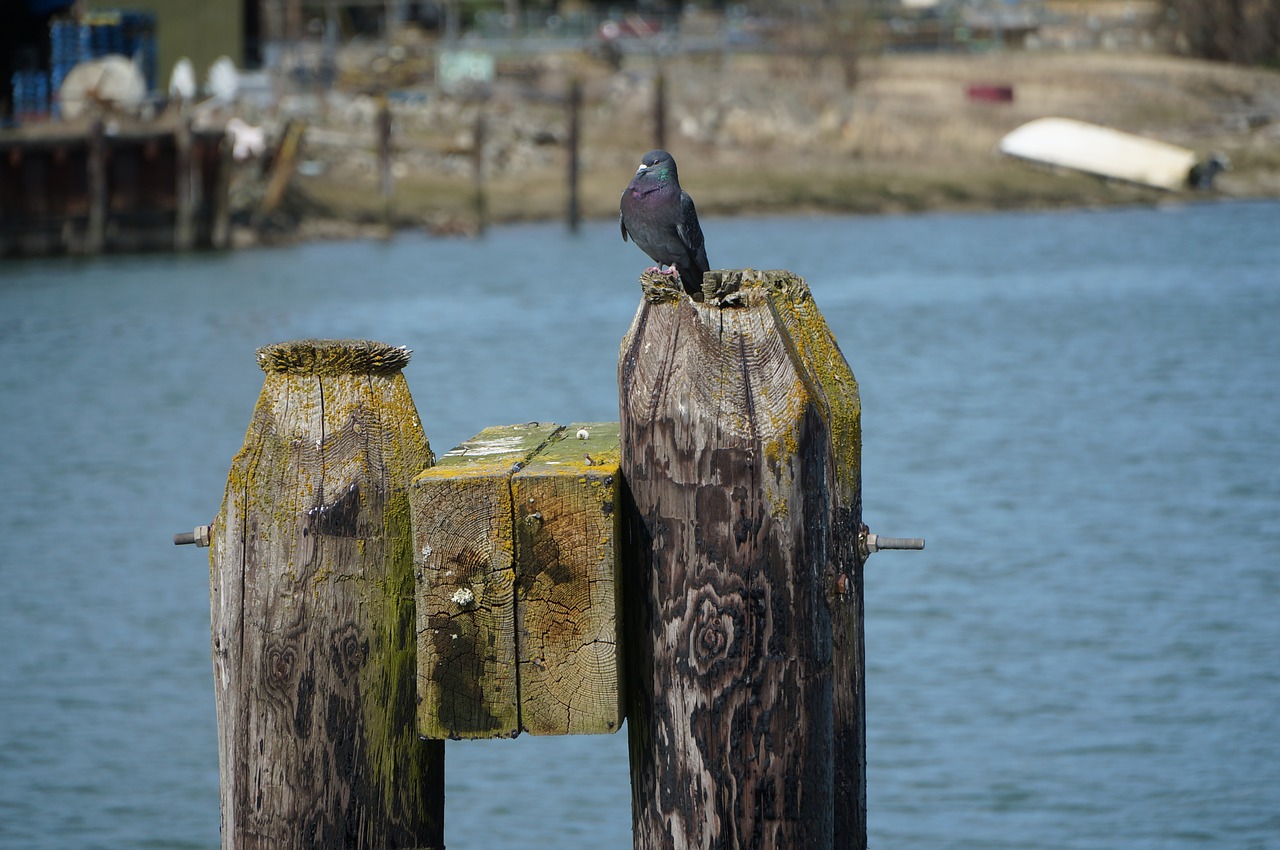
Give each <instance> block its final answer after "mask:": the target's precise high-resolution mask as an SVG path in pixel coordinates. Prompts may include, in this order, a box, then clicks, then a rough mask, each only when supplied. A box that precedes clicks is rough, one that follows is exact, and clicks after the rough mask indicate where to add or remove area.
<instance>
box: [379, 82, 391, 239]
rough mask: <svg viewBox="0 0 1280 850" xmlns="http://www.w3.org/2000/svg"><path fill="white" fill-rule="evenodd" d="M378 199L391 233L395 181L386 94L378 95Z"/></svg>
mask: <svg viewBox="0 0 1280 850" xmlns="http://www.w3.org/2000/svg"><path fill="white" fill-rule="evenodd" d="M377 131H378V199H379V200H380V201H381V202H382V225H383V227H385V228H386V229H387V232H388V233H389V232H390V231H391V228H392V226H393V220H392V214H391V198H392V194H393V192H394V189H395V182H394V180H393V176H392V174H391V105H390V104H389V103H388V102H387V96H386V95H385V94H383V95H379V97H378V120H377Z"/></svg>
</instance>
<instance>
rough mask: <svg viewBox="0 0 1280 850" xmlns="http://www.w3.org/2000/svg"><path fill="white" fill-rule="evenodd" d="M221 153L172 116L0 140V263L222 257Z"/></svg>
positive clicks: (222, 146) (225, 152) (211, 137)
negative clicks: (122, 256) (181, 254)
mask: <svg viewBox="0 0 1280 850" xmlns="http://www.w3.org/2000/svg"><path fill="white" fill-rule="evenodd" d="M230 147H231V146H230V145H229V144H228V143H227V141H226V139H225V134H224V132H223V131H222V130H221V129H220V128H219V129H196V128H193V127H192V124H191V122H190V120H188V119H185V118H182V117H180V116H177V115H169V116H162V117H161V118H160V119H157V120H154V121H145V122H144V121H136V120H132V119H127V118H103V117H97V118H94V119H86V120H84V121H75V122H70V121H68V122H51V123H47V124H35V125H30V126H27V127H22V128H19V129H17V130H8V131H4V132H2V133H0V257H13V256H45V255H51V254H85V255H92V254H100V253H106V252H122V251H188V250H195V249H201V248H225V247H227V245H228V242H229V236H230V209H229V205H228V186H229V182H230V171H231V153H230Z"/></svg>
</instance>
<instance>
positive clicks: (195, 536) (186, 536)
mask: <svg viewBox="0 0 1280 850" xmlns="http://www.w3.org/2000/svg"><path fill="white" fill-rule="evenodd" d="M212 529H213V527H212V526H209V525H197V526H196V527H195V529H194V530H193V531H184V532H182V533H181V534H175V535H173V545H174V546H189V545H191V544H192V543H194V544H195V545H196V546H198V547H200V548H201V549H204V548H206V547H207V546H208V545H209V534H210V532H211V531H212Z"/></svg>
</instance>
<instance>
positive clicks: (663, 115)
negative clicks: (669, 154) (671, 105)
mask: <svg viewBox="0 0 1280 850" xmlns="http://www.w3.org/2000/svg"><path fill="white" fill-rule="evenodd" d="M653 146H654V147H655V148H657V149H658V150H666V149H667V75H666V73H665V72H663V71H658V74H657V76H656V77H654V80H653Z"/></svg>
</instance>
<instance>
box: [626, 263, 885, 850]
mask: <svg viewBox="0 0 1280 850" xmlns="http://www.w3.org/2000/svg"><path fill="white" fill-rule="evenodd" d="M642 283H643V285H644V288H645V295H646V297H645V300H644V301H643V302H642V303H641V305H640V308H639V310H638V311H637V313H636V316H635V319H634V321H633V323H632V326H631V329H630V331H629V332H628V334H627V336H626V338H625V339H624V340H623V344H622V351H621V356H620V360H619V365H618V378H619V380H618V383H619V391H620V414H621V423H620V426H621V433H622V458H623V459H622V468H623V472H624V478H625V480H626V484H627V486H628V488H629V498H630V500H631V504H630V505H629V506H628V507H627V508H626V509H624V511H623V516H624V523H625V524H626V530H625V531H624V534H625V535H626V538H627V539H626V540H625V542H624V549H625V550H626V551H627V552H628V553H629V557H630V558H631V559H632V561H631V563H629V564H628V565H627V570H626V573H627V575H628V581H629V585H628V587H627V592H628V596H627V604H626V610H627V613H628V615H629V617H630V621H629V623H628V624H627V629H628V633H627V645H628V647H630V655H629V658H628V685H629V690H628V714H627V716H628V722H627V725H628V729H629V735H630V749H631V778H632V818H633V827H634V841H635V847H636V848H646V850H648V848H678V847H722V848H745V847H752V848H799V847H803V848H806V850H836V848H838V849H839V850H845V849H846V848H865V847H866V791H865V788H866V782H865V776H866V767H865V751H866V745H865V725H864V692H863V670H864V661H863V631H862V620H863V616H862V555H861V553H860V551H859V548H858V533H859V530H860V527H861V476H860V462H861V432H860V427H861V424H860V423H861V408H860V403H859V400H858V389H857V383H856V382H855V380H854V377H853V374H852V373H851V372H850V370H849V367H848V364H847V363H846V362H845V360H844V357H843V355H842V354H841V353H840V349H839V347H838V346H837V345H836V342H835V339H834V337H833V336H832V335H831V332H830V331H829V329H828V328H827V325H826V322H825V321H824V320H823V318H822V316H821V314H820V313H819V312H818V310H817V308H816V306H814V303H813V300H812V298H811V296H810V293H809V290H808V287H807V286H806V285H805V284H804V282H803V281H802V280H801V279H800V278H798V277H796V276H795V275H792V274H790V273H787V272H755V271H751V270H745V271H733V272H712V273H710V274H708V275H707V276H706V278H705V282H704V293H703V296H702V300H701V301H694V300H692V299H690V298H689V297H688V296H686V295H684V294H683V293H682V292H681V291H680V290H679V288H678V287H677V288H676V289H671V288H669V284H668V283H664V282H663V279H662V276H660V275H653V274H647V275H646V276H645V277H644V278H642Z"/></svg>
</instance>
